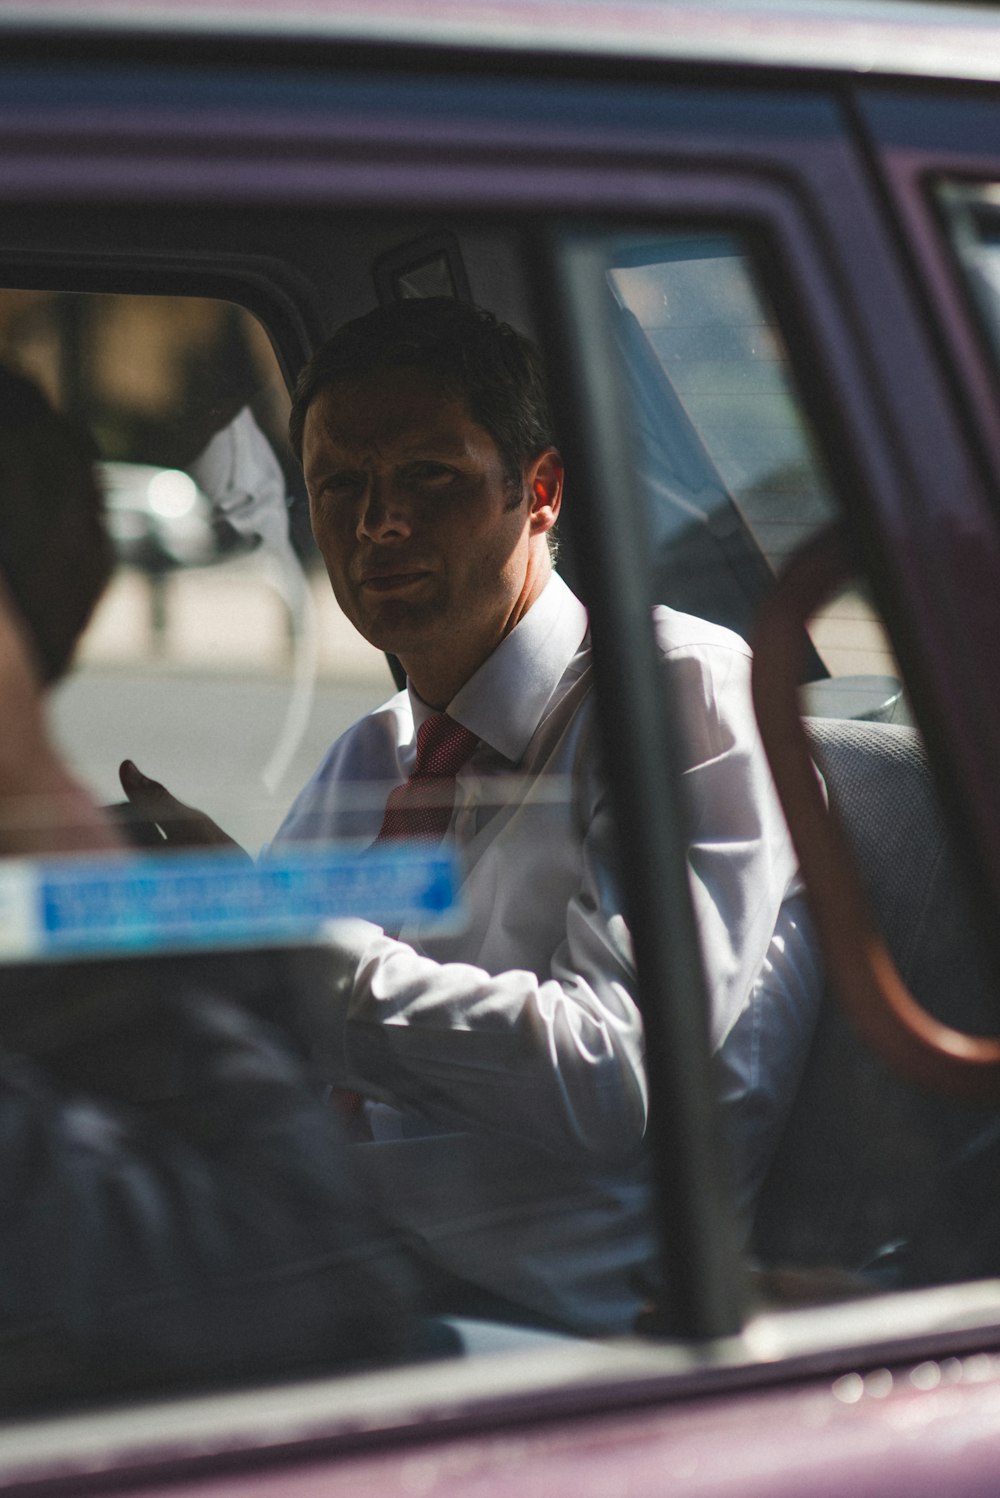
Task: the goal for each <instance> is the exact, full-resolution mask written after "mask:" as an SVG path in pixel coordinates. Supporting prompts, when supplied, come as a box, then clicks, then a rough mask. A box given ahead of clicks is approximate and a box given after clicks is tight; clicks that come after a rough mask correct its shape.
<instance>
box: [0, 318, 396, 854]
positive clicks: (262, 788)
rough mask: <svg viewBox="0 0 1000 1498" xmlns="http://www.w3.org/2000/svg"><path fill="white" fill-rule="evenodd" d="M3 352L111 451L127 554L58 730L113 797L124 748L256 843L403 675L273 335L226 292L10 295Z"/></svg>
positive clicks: (60, 700)
mask: <svg viewBox="0 0 1000 1498" xmlns="http://www.w3.org/2000/svg"><path fill="white" fill-rule="evenodd" d="M0 357H2V358H3V359H4V360H5V361H7V362H9V363H11V364H13V365H14V366H16V367H18V368H20V369H23V370H24V371H25V372H26V373H28V374H30V375H31V376H33V377H34V378H35V379H37V380H38V381H39V382H40V383H41V385H42V387H43V388H44V389H45V390H46V392H47V393H48V394H49V396H50V398H51V399H52V400H53V401H55V402H56V404H57V405H58V406H59V408H60V409H61V410H63V411H65V412H66V413H67V414H68V415H69V416H71V417H72V418H73V419H74V420H75V421H77V422H78V423H80V424H81V425H82V426H83V427H84V428H85V429H86V430H87V431H89V432H90V433H91V434H92V436H93V439H94V442H95V444H96V447H97V450H98V452H99V454H100V459H99V462H100V477H101V481H102V484H103V487H104V491H105V496H106V508H107V522H108V526H109V528H110V532H111V536H112V540H113V543H114V550H115V558H116V571H115V575H114V578H113V579H112V582H111V585H110V587H109V589H108V591H107V593H106V594H105V596H104V597H103V599H102V601H101V603H100V606H99V608H98V611H97V613H96V616H95V617H94V619H93V620H92V622H91V625H90V627H89V630H88V632H87V636H86V638H85V639H84V641H83V642H82V645H81V649H80V653H79V656H78V659H77V666H76V669H75V671H74V672H73V673H72V675H71V676H70V677H69V678H68V679H67V680H66V681H65V682H64V683H63V684H62V685H61V686H60V687H59V688H58V690H57V694H56V698H55V703H54V708H55V714H56V721H57V724H58V726H59V731H60V733H61V735H62V738H63V740H64V742H65V743H66V744H67V745H68V746H71V747H72V753H73V756H74V760H75V762H76V763H77V764H78V766H79V767H80V769H81V771H82V772H83V773H84V774H85V776H86V778H87V780H88V783H89V784H91V785H93V787H94V788H95V791H96V792H97V794H98V795H99V796H100V798H101V799H102V800H103V801H105V802H108V803H114V802H120V801H121V800H122V799H123V796H122V791H121V787H120V785H119V783H118V775H117V767H118V763H119V761H120V760H121V759H123V758H125V757H128V758H131V759H133V760H134V761H135V762H136V764H137V765H138V766H139V767H140V769H142V770H144V771H145V772H146V773H147V774H149V775H150V776H152V777H154V778H155V779H157V780H164V781H168V782H172V784H171V789H172V790H174V791H175V793H176V794H177V795H178V796H179V797H180V798H181V799H182V800H184V801H190V802H192V803H193V804H194V805H196V806H201V807H203V808H204V809H205V810H206V811H208V812H209V813H210V814H211V815H212V816H213V817H214V818H215V819H216V820H217V821H218V822H219V823H220V824H221V825H222V826H224V827H226V828H227V830H229V831H230V832H231V833H232V835H233V836H234V837H235V838H236V839H237V840H238V841H239V842H240V843H242V844H243V845H244V846H246V847H247V848H249V849H250V850H251V851H252V852H254V853H256V852H258V851H259V849H260V847H261V846H262V844H263V843H265V842H266V841H267V840H268V839H269V838H270V837H271V836H272V834H273V832H274V830H275V828H276V827H277V825H278V822H279V821H280V820H281V818H282V816H283V815H284V811H285V810H286V808H287V805H288V802H289V801H290V799H291V796H292V794H293V793H294V791H295V790H296V789H298V787H299V785H300V784H301V783H302V782H303V781H304V780H305V779H306V778H307V777H308V775H309V774H310V773H311V772H312V769H313V768H314V767H315V764H316V762H317V761H318V759H319V757H320V754H321V752H322V749H323V748H324V747H325V744H326V742H327V739H328V735H329V734H330V733H331V731H335V730H336V727H337V725H338V724H342V725H343V726H346V725H347V724H348V723H349V722H351V721H352V720H353V719H354V718H355V717H356V716H357V715H358V714H359V713H360V712H361V711H363V710H365V709H366V708H368V707H372V706H374V705H376V703H377V702H379V701H380V700H381V699H382V698H383V697H384V696H385V695H386V694H387V692H388V690H389V689H390V687H391V685H392V679H391V676H390V673H389V671H388V668H387V666H386V663H385V659H384V657H383V656H382V655H381V653H380V652H378V651H375V650H373V649H371V648H370V647H368V646H367V645H366V644H365V642H364V641H363V640H361V639H360V638H359V637H358V636H357V634H356V633H355V632H354V631H353V630H351V629H350V628H349V627H348V626H347V625H346V622H345V621H344V620H343V617H342V615H340V611H339V610H338V609H337V607H336V604H335V602H334V600H333V597H332V594H331V592H330V589H329V586H328V585H327V582H326V577H325V573H324V571H323V566H322V561H321V559H320V558H319V556H318V554H317V552H316V550H315V548H314V546H313V544H312V538H311V534H310V531H309V521H308V510H307V505H306V500H305V494H304V488H303V484H302V478H301V471H300V470H299V469H298V467H297V465H296V463H295V462H294V459H293V458H292V456H291V454H290V452H289V450H288V446H287V440H286V437H285V425H286V423H287V415H288V394H287V390H286V387H285V383H284V380H283V378H282V375H281V373H280V371H279V369H278V365H277V361H276V359H275V356H274V353H273V351H272V348H271V345H270V342H269V340H268V337H267V335H266V333H265V332H264V330H263V329H262V328H261V326H260V324H259V323H258V322H257V321H256V319H255V318H253V317H252V316H251V315H250V314H248V313H246V312H243V311H241V310H240V309H239V308H237V307H235V306H233V305H232V304H230V303H225V302H219V301H209V300H206V299H200V298H195V297H183V298H180V297H157V296H134V295H132V296H130V295H119V296H114V295H87V294H78V295H74V294H72V293H53V292H39V291H31V292H26V291H16V290H9V291H6V292H3V293H0Z"/></svg>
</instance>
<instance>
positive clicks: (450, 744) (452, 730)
mask: <svg viewBox="0 0 1000 1498" xmlns="http://www.w3.org/2000/svg"><path fill="white" fill-rule="evenodd" d="M477 742H478V741H477V739H476V735H475V734H474V733H472V732H471V730H470V729H468V728H463V727H462V724H461V723H456V722H455V720H454V718H449V716H448V714H447V713H431V715H430V717H429V718H425V719H424V721H423V722H422V723H421V725H420V727H419V728H418V729H417V757H416V761H415V763H414V766H413V771H412V775H411V778H415V777H418V776H419V777H421V778H422V777H424V776H438V775H444V776H451V775H456V774H457V773H458V771H459V770H460V769H461V768H462V766H463V765H464V764H465V761H466V760H467V759H468V757H469V755H470V754H471V753H472V751H473V749H474V748H475V747H476V744H477Z"/></svg>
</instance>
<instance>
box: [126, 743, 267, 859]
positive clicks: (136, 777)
mask: <svg viewBox="0 0 1000 1498" xmlns="http://www.w3.org/2000/svg"><path fill="white" fill-rule="evenodd" d="M118 779H119V780H120V781H121V783H122V790H123V791H124V792H125V794H126V796H127V797H128V799H129V802H130V803H131V805H132V806H134V807H135V809H136V811H137V812H138V813H139V815H140V816H141V817H143V818H145V819H146V821H148V822H153V823H155V824H156V826H157V827H159V828H160V830H161V832H162V833H163V838H164V841H165V842H166V843H168V844H169V846H170V847H171V848H230V849H238V850H239V851H240V852H242V851H243V850H242V849H241V848H240V845H239V843H238V842H236V840H235V839H234V838H231V837H230V836H229V834H228V833H226V832H223V830H222V828H221V827H220V826H219V825H218V823H217V822H213V821H212V818H211V817H210V816H207V815H206V814H205V812H203V811H199V810H198V809H197V807H194V806H187V805H186V804H185V803H184V802H183V801H178V800H177V797H176V796H172V795H171V794H170V792H169V791H168V790H167V788H166V786H164V785H161V784H160V782H159V781H158V780H150V778H149V776H148V775H143V773H142V771H141V770H140V769H138V768H137V767H136V766H135V765H134V764H133V763H132V761H131V760H130V759H125V760H122V763H121V764H120V766H119V767H118ZM246 857H247V858H248V859H249V857H250V855H249V854H247V855H246Z"/></svg>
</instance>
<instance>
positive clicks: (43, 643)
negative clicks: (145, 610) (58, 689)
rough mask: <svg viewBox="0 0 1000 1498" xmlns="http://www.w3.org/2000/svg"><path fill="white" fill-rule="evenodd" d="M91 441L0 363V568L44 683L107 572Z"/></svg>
mask: <svg viewBox="0 0 1000 1498" xmlns="http://www.w3.org/2000/svg"><path fill="white" fill-rule="evenodd" d="M95 456H96V453H95V450H94V445H93V443H92V441H91V440H90V438H89V436H87V434H86V433H84V432H82V431H80V430H79V429H78V428H77V427H76V426H75V425H74V424H73V423H72V422H71V421H69V420H68V419H67V418H66V417H65V416H62V415H60V414H59V413H58V412H57V411H55V410H54V409H53V407H52V406H51V405H50V404H49V402H48V400H47V399H46V397H45V396H44V395H43V394H42V392H41V390H40V389H39V388H38V386H37V385H35V384H34V383H33V382H32V381H31V380H29V379H27V378H26V377H25V376H24V375H21V374H16V373H15V372H14V371H13V370H10V369H7V368H5V367H4V366H2V365H0V573H2V574H3V577H4V580H5V582H6V585H7V588H8V590H9V592H10V594H11V596H12V597H13V599H14V602H15V604H16V606H17V608H18V609H19V611H20V613H21V615H22V616H23V618H24V620H25V622H26V624H27V626H28V632H29V637H30V640H31V643H32V644H33V646H34V648H35V653H36V656H37V661H38V666H39V670H40V672H41V675H42V678H43V680H44V681H46V682H51V681H54V680H56V679H57V678H58V677H59V676H61V675H62V674H63V672H64V671H65V670H66V667H67V666H68V664H69V662H70V659H71V657H72V654H73V651H74V649H75V647H76V643H77V641H78V639H79V637H80V635H81V634H82V632H83V629H84V627H85V625H86V623H87V620H88V619H89V618H90V615H91V613H92V611H93V608H94V605H95V604H96V602H97V600H98V598H100V596H101V593H102V592H103V591H104V587H105V585H106V584H107V581H108V579H109V577H110V575H111V569H112V565H113V557H112V549H111V543H110V541H109V539H108V535H107V532H106V530H105V526H104V502H103V497H102V495H101V491H100V487H99V485H98V482H97V478H96V475H95V472H94V458H95Z"/></svg>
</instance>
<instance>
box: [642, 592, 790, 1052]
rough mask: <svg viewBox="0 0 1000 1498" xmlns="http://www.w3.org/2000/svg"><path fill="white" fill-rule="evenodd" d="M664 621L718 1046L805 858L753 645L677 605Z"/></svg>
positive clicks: (661, 631)
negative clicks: (753, 670) (753, 682)
mask: <svg viewBox="0 0 1000 1498" xmlns="http://www.w3.org/2000/svg"><path fill="white" fill-rule="evenodd" d="M656 624H657V635H658V639H659V643H660V648H661V651H662V653H663V658H664V662H665V666H666V669H667V671H668V672H669V674H670V678H671V682H672V686H673V698H674V702H675V703H676V705H677V708H678V712H679V716H680V720H681V728H682V732H681V736H680V748H681V756H682V763H683V765H684V771H683V776H684V791H685V802H686V810H687V817H688V839H689V844H688V863H689V868H690V887H691V895H692V900H693V902H694V908H695V914H696V916H697V922H698V929H699V933H700V939H701V947H702V956H703V960H704V963H705V969H706V975H707V979H708V992H709V999H710V1016H709V1018H710V1029H711V1040H712V1047H713V1049H716V1050H717V1049H718V1048H719V1047H720V1046H721V1045H722V1044H723V1042H724V1041H725V1039H726V1037H727V1035H728V1034H729V1033H730V1031H731V1030H732V1028H733V1026H734V1025H735V1024H736V1021H737V1020H738V1018H739V1016H740V1014H741V1012H742V1010H743V1008H744V1006H745V1004H746V1000H747V996H748V994H749V993H750V990H751V988H752V986H753V983H754V980H755V978H756V976H757V974H758V972H759V971H760V968H761V965H762V963H763V961H764V959H765V955H766V954H767V952H768V947H769V945H770V943H771V938H772V935H773V933H774V931H775V927H776V925H777V923H778V917H779V912H780V910H781V907H782V904H783V902H784V901H785V899H786V898H787V897H788V895H789V894H790V893H791V892H792V891H793V890H794V888H795V887H796V884H797V862H796V858H795V854H794V850H793V848H792V844H791V839H790V837H789V834H788V829H787V827H786V825H785V819H784V815H783V813H782V811H781V807H780V805H779V803H778V799H777V796H776V793H775V790H774V786H773V783H772V781H771V773H770V770H769V768H768V764H767V759H766V757H765V754H764V749H763V745H762V743H761V740H760V735H759V733H758V730H757V724H756V720H755V718H754V713H753V702H752V697H751V692H750V666H751V653H750V649H749V646H747V645H746V644H745V643H744V642H743V640H741V639H740V638H739V636H738V635H735V634H733V633H731V632H730V631H728V630H724V629H722V628H720V627H718V626H715V625H710V624H706V623H705V621H703V620H698V619H695V618H693V617H692V616H690V615H686V614H678V613H675V612H674V611H672V610H670V609H658V610H657V613H656Z"/></svg>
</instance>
